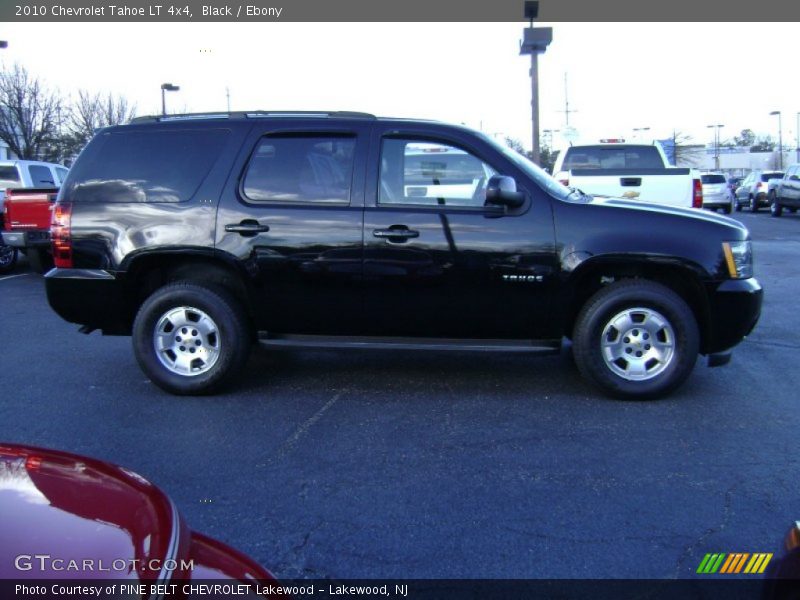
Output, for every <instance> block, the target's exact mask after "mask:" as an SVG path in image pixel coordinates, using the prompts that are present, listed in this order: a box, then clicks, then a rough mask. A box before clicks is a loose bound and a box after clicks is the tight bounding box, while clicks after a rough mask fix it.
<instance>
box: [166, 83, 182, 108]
mask: <svg viewBox="0 0 800 600" xmlns="http://www.w3.org/2000/svg"><path fill="white" fill-rule="evenodd" d="M180 89H181V87H180V86H179V85H172V84H171V83H162V84H161V115H162V116H164V115H166V114H167V100H166V92H177V91H178V90H180Z"/></svg>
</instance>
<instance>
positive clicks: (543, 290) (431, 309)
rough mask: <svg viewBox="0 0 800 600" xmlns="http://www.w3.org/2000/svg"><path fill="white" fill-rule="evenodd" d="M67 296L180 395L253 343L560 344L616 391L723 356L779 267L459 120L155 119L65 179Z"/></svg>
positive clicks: (633, 389) (59, 295) (743, 242)
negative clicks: (544, 165) (599, 195)
mask: <svg viewBox="0 0 800 600" xmlns="http://www.w3.org/2000/svg"><path fill="white" fill-rule="evenodd" d="M51 235H52V243H53V256H54V259H55V265H56V266H55V268H54V269H53V270H51V271H50V272H49V273H48V274H47V276H46V286H47V294H48V298H49V301H50V304H51V306H52V307H53V308H54V309H55V311H56V312H57V313H58V314H60V315H61V316H62V317H63V318H64V319H66V320H68V321H71V322H74V323H78V324H80V325H82V326H83V327H82V330H83V331H85V332H88V331H91V330H93V329H101V330H102V331H103V332H104V333H106V334H122V335H132V337H133V347H134V351H135V354H136V357H137V359H138V361H139V364H140V365H141V367H142V369H143V370H144V371H145V373H146V374H147V375H148V376H149V377H150V378H151V379H152V381H153V382H155V383H156V384H157V385H159V386H161V387H162V388H164V389H166V390H169V391H170V392H173V393H177V394H196V393H207V392H211V391H214V390H216V389H219V387H220V386H221V385H223V384H226V383H230V382H231V380H232V379H233V378H234V376H235V374H236V373H237V371H238V370H239V369H240V368H241V367H242V366H243V365H244V363H245V361H246V359H247V355H248V351H249V348H250V346H251V345H252V343H253V342H254V341H256V340H259V341H260V342H261V343H264V344H268V345H273V346H302V345H318V346H319V345H322V346H329V347H330V346H333V347H347V346H354V347H391V348H397V347H401V348H415V349H416V348H419V349H438V350H446V349H467V350H497V351H508V352H521V351H522V352H531V353H536V352H557V351H558V350H559V348H560V347H561V343H562V339H563V338H564V337H567V338H571V340H572V345H573V351H574V355H575V360H576V363H577V365H578V368H579V370H580V372H581V373H582V374H583V375H584V376H586V377H587V378H589V379H590V380H591V381H593V382H594V383H595V384H596V385H598V386H599V387H600V388H602V389H603V390H604V391H606V392H607V393H610V394H612V395H615V396H618V397H627V398H652V397H656V396H661V395H664V394H666V393H668V392H670V391H671V390H673V389H675V388H676V387H677V386H678V385H680V384H681V383H682V382H683V381H684V380H685V379H686V378H687V376H688V375H689V373H690V372H691V370H692V368H693V367H694V364H695V362H696V360H697V355H698V353H700V354H704V355H708V357H709V364H712V365H715V364H724V363H725V362H727V360H728V359H729V357H730V349H731V348H732V347H733V346H734V345H736V344H737V343H739V342H740V341H741V340H742V339H743V337H744V336H746V335H747V334H748V333H749V332H750V331H751V330H752V328H753V327H754V326H755V324H756V321H757V320H758V316H759V312H760V309H761V298H762V291H761V286H760V285H759V283H758V282H757V281H756V279H754V278H753V273H752V254H751V248H750V240H749V234H748V232H747V230H746V229H745V228H744V226H742V225H741V223H739V222H737V221H734V220H731V219H728V218H725V217H721V216H717V215H712V214H709V213H704V212H701V211H699V210H691V209H678V208H670V207H664V206H660V207H659V206H644V205H642V204H640V203H636V202H628V201H624V200H613V199H604V200H599V199H594V198H592V197H590V196H587V195H585V194H582V193H581V192H579V191H577V190H571V189H569V188H566V187H564V186H562V185H561V184H559V183H558V182H556V181H555V180H554V179H552V178H551V177H550V176H548V175H547V174H545V173H544V172H543V171H542V170H541V169H539V168H538V167H536V166H534V165H533V164H532V163H531V162H529V161H528V160H526V159H525V158H523V157H521V156H520V155H518V154H517V153H515V152H513V151H512V150H509V149H507V148H505V147H503V146H500V145H498V144H497V143H496V142H494V141H493V140H492V139H490V138H489V137H487V136H485V135H483V134H481V133H478V132H475V131H472V130H470V129H467V128H464V127H458V126H451V125H445V124H442V123H435V122H426V121H411V120H402V119H383V118H375V117H373V116H371V115H366V114H361V113H341V112H340V113H271V112H253V113H229V114H228V113H226V114H221V115H195V116H182V117H172V118H170V117H166V118H157V117H152V118H143V119H137V120H136V121H134V123H132V124H130V125H124V126H118V127H111V128H108V129H105V130H103V131H101V132H100V133H98V135H96V136H95V138H94V139H93V140H92V141H91V142H90V143H89V145H88V146H87V147H86V148H85V150H84V151H83V152H82V154H81V155H80V157H79V158H78V160H77V161H76V163H75V165H74V166H73V168H72V169H71V171H70V173H69V176H68V178H67V181H66V182H65V183H64V185H63V186H62V188H61V190H60V192H59V197H58V201H57V204H56V206H55V209H54V214H53V225H52V229H51Z"/></svg>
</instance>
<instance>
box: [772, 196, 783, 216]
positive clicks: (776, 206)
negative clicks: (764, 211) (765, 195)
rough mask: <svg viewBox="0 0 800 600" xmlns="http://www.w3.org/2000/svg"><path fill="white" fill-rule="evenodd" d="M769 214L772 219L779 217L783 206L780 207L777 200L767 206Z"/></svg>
mask: <svg viewBox="0 0 800 600" xmlns="http://www.w3.org/2000/svg"><path fill="white" fill-rule="evenodd" d="M769 214H771V215H772V216H773V217H780V216H781V215H782V214H783V206H781V205H780V204H779V203H778V201H777V200H776V201H774V202H773V203H772V204H770V205H769Z"/></svg>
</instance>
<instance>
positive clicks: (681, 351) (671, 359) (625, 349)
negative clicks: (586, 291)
mask: <svg viewBox="0 0 800 600" xmlns="http://www.w3.org/2000/svg"><path fill="white" fill-rule="evenodd" d="M572 339H573V352H574V355H575V363H576V364H577V365H578V369H579V370H580V372H581V374H582V375H583V376H584V377H586V378H588V379H589V380H591V381H592V382H594V383H595V384H597V385H598V386H599V387H600V388H602V389H603V390H604V391H606V392H607V393H609V394H611V395H613V396H616V397H618V398H629V399H642V400H644V399H649V398H656V397H660V396H664V395H666V394H668V393H669V392H671V391H672V390H674V389H675V388H676V387H678V386H679V385H680V384H681V383H683V381H684V380H685V379H686V378H687V377H688V376H689V374H690V373H691V371H692V369H693V368H694V364H695V362H696V360H697V353H698V350H699V346H700V340H699V333H698V328H697V322H696V320H695V318H694V314H693V313H692V311H691V309H690V308H689V307H688V306H687V304H686V302H684V301H683V299H682V298H681V297H680V296H678V295H677V294H676V293H675V292H673V291H672V290H670V289H669V288H668V287H666V286H664V285H661V284H659V283H655V282H652V281H643V280H628V281H620V282H618V283H614V284H611V285H609V286H607V287H605V288H603V289H601V290H600V291H598V292H597V293H596V294H595V295H594V296H592V297H591V298H590V299H589V301H588V302H587V303H586V304H585V305H584V307H583V308H582V309H581V312H580V314H579V315H578V319H577V321H576V322H575V329H574V332H573V338H572Z"/></svg>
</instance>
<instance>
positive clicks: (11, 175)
mask: <svg viewBox="0 0 800 600" xmlns="http://www.w3.org/2000/svg"><path fill="white" fill-rule="evenodd" d="M68 171H69V170H68V169H67V167H65V166H63V165H59V164H56V163H48V162H41V161H36V160H0V273H8V272H9V271H12V270H13V269H14V267H15V266H16V264H17V256H18V255H19V252H18V250H17V247H16V244H15V242H16V239H12V240H7V239H4V237H3V233H2V230H3V229H4V228H5V227H4V223H5V220H6V213H5V198H6V194H5V192H6V189H7V188H10V187H13V188H35V187H58V186H60V185H61V183H62V182H63V181H64V179H65V178H66V176H67V173H68ZM12 237H13V236H12ZM36 258H37V257H34V259H33V261H34V262H35V261H36Z"/></svg>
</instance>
